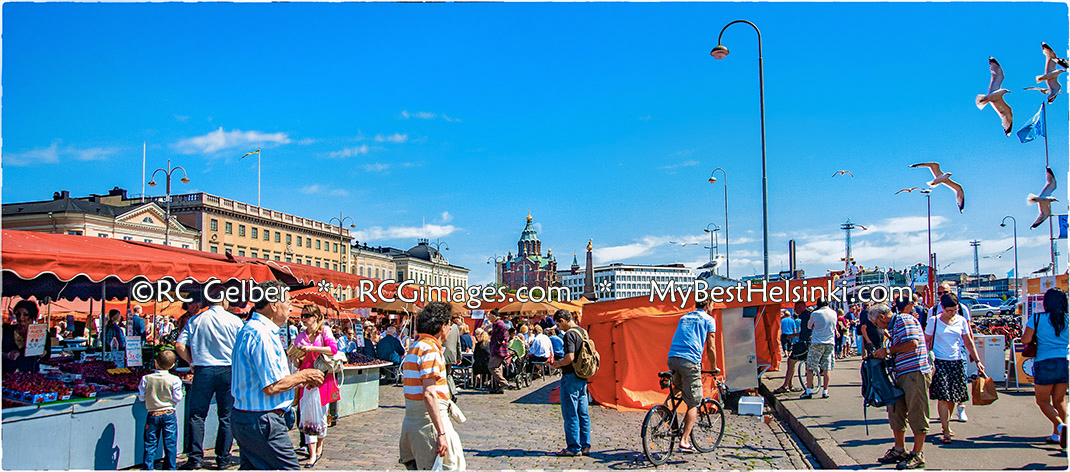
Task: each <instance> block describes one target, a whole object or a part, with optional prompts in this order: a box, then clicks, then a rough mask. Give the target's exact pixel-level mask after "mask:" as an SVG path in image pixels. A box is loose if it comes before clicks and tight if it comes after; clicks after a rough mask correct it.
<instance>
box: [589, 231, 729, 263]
mask: <svg viewBox="0 0 1070 472" xmlns="http://www.w3.org/2000/svg"><path fill="white" fill-rule="evenodd" d="M706 242H709V236H705V235H685V236H643V237H642V238H639V240H638V241H636V242H634V243H631V244H624V245H620V246H609V247H604V248H600V247H595V248H594V260H595V263H596V264H603V263H607V262H617V261H624V260H628V259H634V258H637V257H642V256H647V255H650V254H653V253H654V252H655V251H656V250H657V249H659V248H664V247H665V246H667V245H670V244H675V245H676V247H687V246H698V245H701V244H703V243H706ZM682 244H687V246H682Z"/></svg>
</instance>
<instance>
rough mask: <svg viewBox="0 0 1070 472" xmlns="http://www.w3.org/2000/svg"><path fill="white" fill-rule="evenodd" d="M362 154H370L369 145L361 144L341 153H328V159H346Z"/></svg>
mask: <svg viewBox="0 0 1070 472" xmlns="http://www.w3.org/2000/svg"><path fill="white" fill-rule="evenodd" d="M361 154H368V145H367V144H361V145H360V146H354V147H347V148H345V149H342V150H340V151H331V152H329V153H327V156H328V157H331V158H333V159H344V158H347V157H357V156H359V155H361Z"/></svg>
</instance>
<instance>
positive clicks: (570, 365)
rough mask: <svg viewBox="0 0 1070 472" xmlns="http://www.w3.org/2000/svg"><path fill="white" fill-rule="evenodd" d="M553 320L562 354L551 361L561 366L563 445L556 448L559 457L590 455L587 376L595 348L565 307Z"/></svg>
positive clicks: (594, 364)
mask: <svg viewBox="0 0 1070 472" xmlns="http://www.w3.org/2000/svg"><path fill="white" fill-rule="evenodd" d="M554 322H556V323H557V327H558V329H560V330H561V332H562V333H564V344H565V350H564V352H565V355H564V356H561V359H559V360H557V361H555V362H554V367H555V368H558V369H561V387H560V388H561V393H560V395H561V416H562V417H563V418H564V419H565V443H566V444H567V447H566V448H565V449H562V450H560V451H557V455H559V456H566V457H571V456H578V455H580V454H583V455H585V456H589V455H591V415H590V414H589V413H588V411H587V407H588V404H589V403H590V400H589V398H590V397H589V396H588V395H587V379H588V378H590V377H591V376H592V375H594V373H595V372H596V371H597V370H598V351H595V350H594V342H593V341H591V338H590V336H588V335H587V331H586V330H584V329H583V328H581V327H579V325H577V324H575V323H573V321H572V314H571V313H569V312H568V310H564V309H561V310H557V311H556V312H555V313H554Z"/></svg>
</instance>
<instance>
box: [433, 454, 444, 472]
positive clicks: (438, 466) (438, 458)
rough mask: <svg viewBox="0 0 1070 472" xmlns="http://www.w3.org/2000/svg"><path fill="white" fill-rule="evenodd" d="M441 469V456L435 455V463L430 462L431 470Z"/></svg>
mask: <svg viewBox="0 0 1070 472" xmlns="http://www.w3.org/2000/svg"><path fill="white" fill-rule="evenodd" d="M436 470H442V456H440V455H437V454H436V455H435V463H434V464H431V471H432V472H434V471H436Z"/></svg>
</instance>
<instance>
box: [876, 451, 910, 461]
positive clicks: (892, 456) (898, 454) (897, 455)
mask: <svg viewBox="0 0 1070 472" xmlns="http://www.w3.org/2000/svg"><path fill="white" fill-rule="evenodd" d="M908 455H909V454H908V453H907V451H897V450H895V448H894V447H893V448H891V449H888V452H885V453H884V456H883V457H879V458H877V462H880V463H881V464H898V463H900V462H902V461H904V460H906V458H907V456H908Z"/></svg>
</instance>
